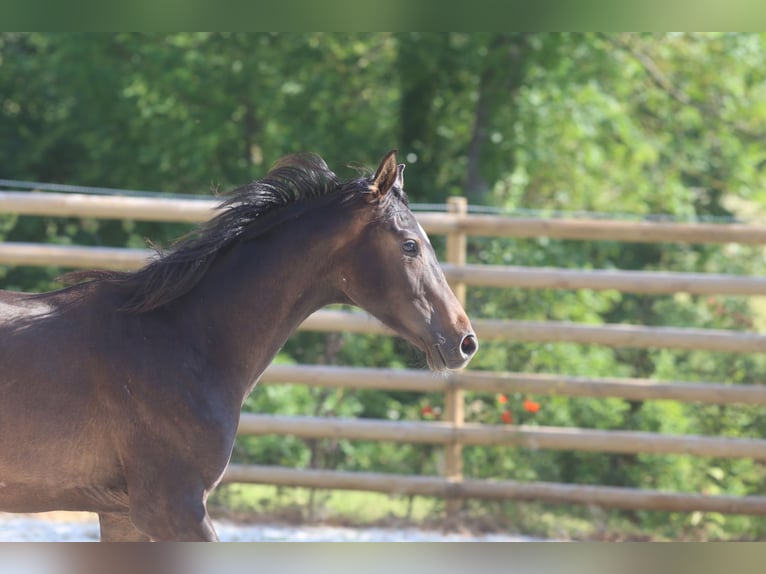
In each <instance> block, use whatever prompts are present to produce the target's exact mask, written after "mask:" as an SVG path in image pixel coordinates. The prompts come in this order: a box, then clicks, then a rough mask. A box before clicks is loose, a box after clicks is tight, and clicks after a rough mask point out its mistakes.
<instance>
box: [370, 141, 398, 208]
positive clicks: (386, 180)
mask: <svg viewBox="0 0 766 574" xmlns="http://www.w3.org/2000/svg"><path fill="white" fill-rule="evenodd" d="M396 152H397V150H395V149H392V150H391V151H390V152H388V153H387V154H386V155H385V157H383V159H382V160H380V165H379V166H378V169H377V170H375V175H374V176H372V191H373V193H374V195H375V196H376V197H383V196H384V195H386V194H387V193H388V192H389V191H390V190H391V188H392V187H394V186H395V185H399V186H402V185H403V184H404V178H403V176H402V172H404V164H400V165H399V166H397V165H396Z"/></svg>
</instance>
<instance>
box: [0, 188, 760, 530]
mask: <svg viewBox="0 0 766 574" xmlns="http://www.w3.org/2000/svg"><path fill="white" fill-rule="evenodd" d="M217 203H218V201H217V200H213V199H184V200H179V199H167V198H161V197H158V198H149V197H114V196H92V195H84V194H60V193H38V192H16V191H0V213H11V214H16V215H29V216H52V217H79V218H105V219H134V220H144V221H174V222H185V223H196V222H201V221H204V220H206V219H208V218H209V217H210V216H211V215H212V214H213V213H214V210H215V206H216V205H217ZM418 219H419V220H420V222H421V223H422V224H423V227H424V228H425V229H426V230H427V231H429V232H430V233H432V234H443V235H446V236H447V261H446V262H444V263H443V267H444V270H445V274H446V275H447V278H448V281H450V284H451V285H452V286H453V289H454V290H455V291H456V293H457V294H458V296H459V297H460V298H461V300H462V299H463V298H464V297H465V289H466V287H488V288H500V289H503V288H525V289H593V290H609V289H613V290H617V291H620V292H630V293H642V294H675V293H688V294H692V295H731V296H763V295H766V277H752V276H729V275H721V274H708V273H671V272H662V271H652V272H648V271H622V270H579V269H552V268H528V267H513V266H503V267H500V266H488V265H471V264H467V263H466V261H465V257H466V241H467V237H468V236H494V237H516V238H533V237H549V238H557V239H573V240H590V241H622V242H625V241H627V242H650V243H656V242H677V243H690V244H696V243H728V242H733V243H740V244H747V245H766V227H764V226H756V225H744V224H679V223H667V222H658V221H606V220H600V219H561V218H557V219H533V218H520V217H506V216H495V215H477V214H471V213H469V212H468V209H467V206H466V204H465V203H464V202H462V201H461V200H459V199H455V200H452V201H451V203H450V204H449V207H448V212H447V213H420V214H418ZM151 256H152V252H151V251H149V250H146V249H122V248H108V247H82V246H74V245H33V244H21V243H0V264H6V265H38V266H55V267H63V268H89V267H99V268H108V269H116V270H129V269H136V268H138V267H140V266H141V265H143V264H145V263H146V261H147V260H148V258H149V257H151ZM474 326H475V327H476V330H477V333H478V335H479V338H480V339H483V340H499V341H517V342H570V343H578V344H596V345H603V346H608V347H636V348H673V349H680V350H702V351H708V352H726V353H761V352H764V351H766V335H762V334H759V333H752V332H740V331H725V330H710V329H689V328H677V327H650V326H643V325H623V324H607V325H585V324H578V323H568V322H554V321H521V320H504V321H500V320H486V319H484V320H482V319H480V320H476V321H474ZM300 328H301V329H305V330H314V331H332V332H337V331H346V332H354V333H371V334H383V335H390V334H392V333H391V332H390V331H389V330H388V329H387V328H385V327H384V326H382V325H381V324H380V323H378V322H377V321H375V320H373V319H371V318H370V317H368V316H367V315H365V314H362V313H356V312H349V311H345V310H338V309H324V310H321V311H319V312H317V313H315V314H314V315H312V316H311V317H309V318H308V319H307V321H306V322H305V323H304V324H303V325H301V327H300ZM262 382H263V383H266V384H290V383H298V384H308V385H322V386H336V387H347V388H357V389H363V388H380V389H391V390H407V391H418V392H442V393H444V395H445V406H446V407H447V409H446V413H445V420H444V421H443V422H415V421H410V422H407V421H396V422H393V421H382V420H346V419H324V418H314V417H285V416H279V415H254V414H247V413H245V414H243V416H242V420H241V425H240V433H241V434H270V433H278V434H291V435H294V436H299V437H303V438H307V439H318V438H334V439H338V440H340V439H346V440H382V441H402V442H427V443H433V444H439V445H443V446H444V448H445V467H446V468H445V470H444V476H442V477H427V476H398V475H390V474H376V473H357V472H354V473H351V472H337V471H320V470H297V469H285V468H275V467H264V466H247V467H244V466H239V465H231V466H230V467H229V469H228V471H227V473H226V477H225V480H226V481H245V482H261V483H268V484H279V485H291V486H308V487H312V488H341V489H345V488H349V489H362V490H373V491H380V492H389V493H401V494H424V495H429V496H440V497H444V498H446V499H448V501H450V502H454V501H457V500H460V499H463V498H488V499H517V500H525V499H534V500H547V501H553V502H575V503H581V504H596V505H599V506H604V507H616V508H634V509H652V510H670V511H684V512H688V511H694V510H700V511H710V512H723V513H743V514H763V515H766V497H735V496H704V495H698V494H693V493H668V492H658V491H651V490H645V489H630V488H615V487H605V486H582V485H570V484H550V483H520V482H516V481H509V480H498V481H492V480H477V479H470V478H464V477H463V476H462V466H461V461H462V455H461V449H462V447H463V446H464V445H503V446H516V447H524V448H533V449H564V450H580V451H590V452H595V451H598V452H612V453H656V454H686V455H693V456H703V457H722V458H742V457H745V458H752V459H756V460H761V461H766V441H764V440H755V439H735V438H722V437H706V436H687V435H676V436H673V435H660V434H656V433H647V432H637V431H620V430H613V431H602V430H591V429H573V428H560V427H537V426H523V425H522V426H514V425H502V426H499V425H479V424H472V423H467V422H465V414H464V412H463V406H464V405H463V402H464V399H463V393H464V392H465V391H474V392H487V393H508V392H526V393H536V394H546V393H547V394H562V395H570V396H589V397H622V398H625V399H629V400H678V401H687V402H700V403H708V404H750V405H766V386H764V385H753V386H744V385H733V384H727V383H726V382H711V383H698V382H684V381H665V382H660V381H654V380H646V379H628V378H615V377H610V378H595V377H574V376H567V375H552V374H537V373H498V372H495V373H491V372H472V371H462V372H456V373H449V374H447V375H445V376H443V377H435V376H433V375H431V374H430V373H426V372H423V371H412V370H392V369H363V368H351V367H327V366H323V367H320V366H306V365H290V366H287V365H272V366H271V367H269V369H267V371H266V372H265V373H264V375H263V377H262ZM448 508H452V509H454V508H456V507H455V506H454V505H451V506H448Z"/></svg>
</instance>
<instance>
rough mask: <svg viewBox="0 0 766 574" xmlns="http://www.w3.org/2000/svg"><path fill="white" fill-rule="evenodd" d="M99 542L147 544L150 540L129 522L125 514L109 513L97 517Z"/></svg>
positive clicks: (128, 517)
mask: <svg viewBox="0 0 766 574" xmlns="http://www.w3.org/2000/svg"><path fill="white" fill-rule="evenodd" d="M98 523H99V526H100V527H101V542H149V541H150V540H151V539H150V538H149V537H148V536H147V535H146V534H144V533H143V532H141V531H140V530H138V529H137V528H136V527H135V526H133V523H132V522H131V521H130V516H129V515H128V513H127V512H125V513H118V512H110V513H104V514H99V515H98Z"/></svg>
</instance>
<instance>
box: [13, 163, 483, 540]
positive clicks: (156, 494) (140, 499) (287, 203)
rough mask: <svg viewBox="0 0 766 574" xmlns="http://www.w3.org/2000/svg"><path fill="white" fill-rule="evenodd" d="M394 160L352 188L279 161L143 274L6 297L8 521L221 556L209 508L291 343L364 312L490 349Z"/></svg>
mask: <svg viewBox="0 0 766 574" xmlns="http://www.w3.org/2000/svg"><path fill="white" fill-rule="evenodd" d="M403 170H404V165H403V164H400V165H397V163H396V155H395V152H390V153H389V154H388V155H386V156H385V157H384V158H383V160H382V161H381V163H380V165H379V167H378V169H377V171H376V172H375V174H374V175H372V176H369V177H359V178H357V179H353V180H349V181H342V180H340V179H339V178H338V177H337V176H336V175H335V174H334V173H333V172H332V171H330V170H329V168H328V167H327V165H326V164H325V162H324V161H323V160H322V159H321V158H320V157H318V156H316V155H313V154H301V155H296V156H290V157H287V158H284V159H283V160H281V161H280V162H278V163H277V164H276V165H275V167H274V168H272V170H271V171H270V172H269V173H268V174H267V175H266V177H265V178H264V179H261V180H259V181H255V182H253V183H251V184H249V185H246V186H244V187H242V188H240V189H238V190H235V191H234V192H233V193H232V194H231V195H230V196H229V197H228V198H227V199H226V200H225V201H224V202H223V203H222V205H221V211H220V212H219V213H218V215H216V217H214V218H213V219H211V220H210V221H209V222H208V223H206V224H203V225H201V226H200V227H199V228H198V229H197V230H196V231H195V232H194V233H192V234H190V235H188V236H187V237H185V238H184V239H182V240H181V241H180V242H178V243H177V244H176V246H175V247H174V248H173V249H171V250H170V251H169V252H168V253H167V254H164V255H161V256H159V257H157V258H156V259H154V260H153V261H152V262H150V263H148V264H147V265H146V266H145V267H144V268H142V269H140V270H138V271H136V272H129V273H115V272H106V271H88V272H79V273H75V274H72V276H70V279H71V280H72V282H73V283H74V284H73V285H71V286H69V287H67V288H64V289H61V290H59V291H54V292H50V293H40V294H24V293H15V292H9V291H0V511H6V512H41V511H48V510H78V511H89V512H95V513H97V514H98V516H99V521H100V527H101V540H104V541H117V540H125V541H128V540H135V541H140V540H215V539H216V534H215V531H214V529H213V525H212V523H211V520H210V518H209V516H208V513H207V508H206V501H207V497H208V494H209V493H210V492H211V490H212V489H213V488H215V486H216V485H217V484H218V483H219V481H220V480H221V477H222V475H223V473H224V470H225V468H226V466H227V464H228V462H229V457H230V455H231V451H232V447H233V444H234V439H235V434H236V431H237V425H238V421H239V415H240V408H241V406H242V403H243V401H244V400H245V398H246V397H247V396H248V395H249V393H250V392H251V391H252V390H253V388H254V386H255V384H256V382H257V381H258V378H259V377H260V375H261V373H262V372H263V371H264V369H265V368H266V367H267V366H268V364H269V363H270V361H271V360H272V359H273V357H274V356H275V354H276V353H277V352H278V351H279V349H280V348H281V347H282V345H283V344H284V343H285V341H286V339H287V338H288V336H289V335H290V334H291V333H292V332H293V331H294V330H295V329H296V327H297V326H298V325H299V324H300V323H301V322H302V321H303V320H304V319H306V317H308V316H309V315H310V314H311V313H313V312H314V311H316V310H317V309H319V308H320V307H323V306H324V305H327V304H330V303H347V304H354V305H357V306H359V307H361V308H363V309H365V310H366V311H367V312H369V313H370V314H372V315H373V316H375V317H376V318H378V319H379V320H380V321H382V322H383V323H385V324H386V325H388V326H390V327H391V328H393V329H394V330H395V331H396V332H397V333H398V334H400V335H401V336H402V337H404V338H405V339H407V340H408V341H410V342H411V343H412V344H413V345H415V346H417V347H418V348H420V349H421V350H422V351H424V352H425V354H426V358H427V361H428V364H429V366H430V367H431V368H432V369H434V370H443V369H454V368H460V367H463V366H465V365H466V364H467V363H468V361H469V360H470V358H471V356H472V355H473V354H474V353H475V352H476V350H477V348H478V343H477V340H476V336H475V335H474V333H473V330H472V328H471V323H470V321H469V320H468V317H467V316H466V314H465V312H464V311H463V309H462V307H461V305H460V303H459V302H458V301H457V299H456V298H455V296H454V295H453V293H452V291H451V290H450V288H449V286H448V285H447V282H446V281H445V278H444V275H443V273H442V271H441V269H440V267H439V264H438V262H437V260H436V256H435V254H434V251H433V248H432V247H431V244H430V243H429V241H428V238H427V237H426V235H425V233H424V232H423V229H422V228H421V227H420V225H419V224H418V223H417V221H416V220H415V217H414V216H413V214H412V212H411V211H410V209H409V208H408V204H407V197H406V195H405V193H404V190H403V177H402V172H403Z"/></svg>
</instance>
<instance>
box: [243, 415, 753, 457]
mask: <svg viewBox="0 0 766 574" xmlns="http://www.w3.org/2000/svg"><path fill="white" fill-rule="evenodd" d="M239 434H241V435H264V434H278V435H292V436H297V437H300V438H306V439H316V438H330V439H348V440H368V441H387V442H410V443H429V444H442V445H448V444H452V443H457V444H461V445H484V446H490V445H493V446H520V447H525V448H529V449H550V450H572V451H587V452H611V453H622V454H639V453H645V454H687V455H692V456H710V457H719V458H753V459H757V460H766V440H760V439H745V438H720V437H707V436H694V435H681V436H673V435H660V434H657V433H652V432H643V431H618V430H614V431H604V430H593V429H579V428H569V427H539V426H525V425H487V424H470V423H463V424H462V425H461V426H455V425H454V424H452V423H449V422H422V421H386V420H372V419H343V418H334V417H333V418H328V417H308V416H285V415H259V414H252V413H242V417H241V420H240V424H239Z"/></svg>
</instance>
